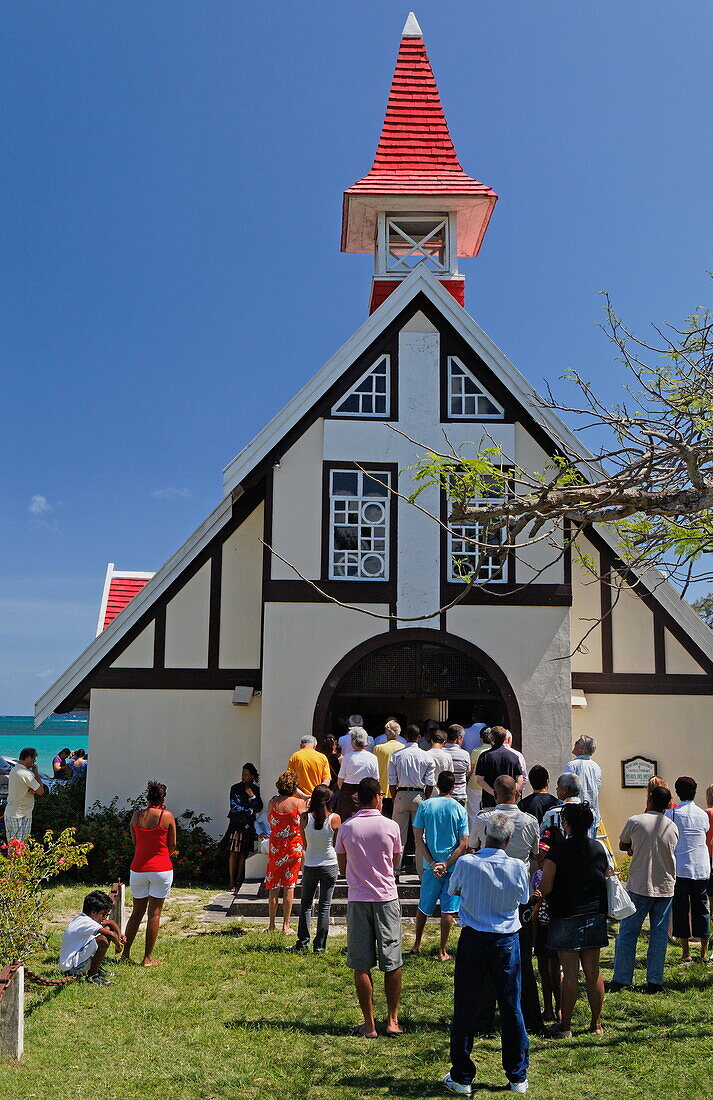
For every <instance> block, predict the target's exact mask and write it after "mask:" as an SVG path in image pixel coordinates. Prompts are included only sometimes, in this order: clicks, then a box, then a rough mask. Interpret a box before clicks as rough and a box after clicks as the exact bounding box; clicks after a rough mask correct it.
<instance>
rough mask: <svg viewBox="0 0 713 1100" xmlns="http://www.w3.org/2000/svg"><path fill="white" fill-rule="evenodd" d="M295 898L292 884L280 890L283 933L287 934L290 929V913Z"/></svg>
mask: <svg viewBox="0 0 713 1100" xmlns="http://www.w3.org/2000/svg"><path fill="white" fill-rule="evenodd" d="M294 900H295V888H294V886H286V887H285V888H284V890H283V891H282V931H283V932H284V933H285V935H286V936H287V935H289V933H290V931H291V929H290V915H291V913H292V902H293V901H294Z"/></svg>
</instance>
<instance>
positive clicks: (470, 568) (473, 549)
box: [448, 494, 507, 581]
mask: <svg viewBox="0 0 713 1100" xmlns="http://www.w3.org/2000/svg"><path fill="white" fill-rule="evenodd" d="M498 499H502V498H501V497H498V496H496V495H495V494H493V495H492V496H490V497H476V498H473V500H471V501H470V503H471V504H473V505H478V504H487V503H492V502H493V501H494V500H498ZM504 534H505V532H504V531H503V530H499V531H490V532H489V534H488V544H487V546H483V545H482V541H483V525H482V524H480V523H453V524H451V527H450V530H449V532H448V579H449V580H450V581H462V580H464V579H468V578H469V577H471V576H472V575H473V573H476V571H477V580H479V581H504V580H507V577H506V572H507V563H506V562H505V563H502V562H500V561H499V560H498V558H497V556H496V555H495V554H489V553H487V549H488V548H489V547H491V546H492V547H493V549H495V548H496V547H499V546H502V544H503V539H504Z"/></svg>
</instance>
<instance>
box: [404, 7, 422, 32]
mask: <svg viewBox="0 0 713 1100" xmlns="http://www.w3.org/2000/svg"><path fill="white" fill-rule="evenodd" d="M401 37H402V38H423V31H422V30H421V28H420V27H419V25H418V19H417V18H416V16H415V15H414V14H413V12H412V11H410V12H409V13H408V19H407V20H406V23H405V25H404V29H403V31H402V32H401Z"/></svg>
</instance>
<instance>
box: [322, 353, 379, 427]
mask: <svg viewBox="0 0 713 1100" xmlns="http://www.w3.org/2000/svg"><path fill="white" fill-rule="evenodd" d="M390 375H391V357H390V356H389V355H381V356H379V358H378V359H377V360H376V362H375V363H374V365H373V366H372V367H369V370H368V371H367V372H366V374H363V375H362V376H361V378H360V379H359V381H358V382H357V383H356V385H354V386H352V388H351V390H350V391H349V393H348V394H347V395H346V397H343V398H342V400H341V401H338V402H337V404H336V405H334V406H333V408H332V416H380V417H384V416H388V415H389V406H390V396H391V393H390V391H391V386H390Z"/></svg>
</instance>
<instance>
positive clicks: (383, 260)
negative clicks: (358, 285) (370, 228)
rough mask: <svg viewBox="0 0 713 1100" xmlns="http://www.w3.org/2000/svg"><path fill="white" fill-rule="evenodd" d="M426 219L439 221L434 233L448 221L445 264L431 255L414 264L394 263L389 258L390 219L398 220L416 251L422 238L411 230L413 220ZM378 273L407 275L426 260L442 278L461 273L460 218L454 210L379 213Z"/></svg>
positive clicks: (376, 263)
mask: <svg viewBox="0 0 713 1100" xmlns="http://www.w3.org/2000/svg"><path fill="white" fill-rule="evenodd" d="M416 221H418V222H422V221H434V222H436V223H437V224H436V225H435V226H434V228H433V231H432V233H431V234H430V235H431V236H432V235H433V233H435V232H436V231H437V229H439V228H440V227H441V226H442V225H445V232H444V244H445V249H444V251H445V256H444V262H443V264H440V263H438V262H437V261H434V260H433V259H432V258H431V259H430V261H429V259H428V258H427V257H426V256H424V257H423V259H422V260H420V261H419V263H417V264H413V266H403V267H399V266H394V264H393V262H390V258H389V226H390V223H394V225H395V227H396V229H397V230H398V232H399V233H401V234H402V235H403V237H404V241H405V242H406V243H409V242H410V244H411V245H412V249H411V251H412V252H415V251H416V250H417V249H418V247H419V241H417V240H415V239H414V238H413V237H411V236H410V234H409V233H408V223H409V222H416ZM427 239H428V238H426V237H424V238H421V242H420V243H424V242H426V241H427ZM375 261H376V262H375V274H376V275H378V276H383V277H384V278H389V279H405V278H407V276H408V275H410V274H411V272H412V271H415V270H416V268H418V267H420V266H421V264H426V266H427V267H428V270H429V271H431V272H433V274H434V275H436V276H437V277H440V278H442V277H443V276H445V275H457V274H458V249H457V237H456V219H455V215H454V214H449V213H447V212H443V211H440V212H437V213H433V212H432V211H424V212H423V213H421V212H420V211H418V210H410V211H408V212H404V213H399V212H396V211H382V212H381V213H380V214H379V217H378V221H377V234H376V256H375Z"/></svg>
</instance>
